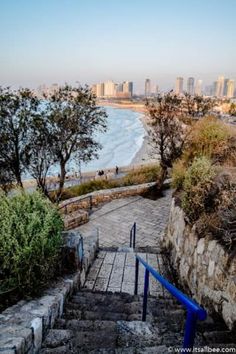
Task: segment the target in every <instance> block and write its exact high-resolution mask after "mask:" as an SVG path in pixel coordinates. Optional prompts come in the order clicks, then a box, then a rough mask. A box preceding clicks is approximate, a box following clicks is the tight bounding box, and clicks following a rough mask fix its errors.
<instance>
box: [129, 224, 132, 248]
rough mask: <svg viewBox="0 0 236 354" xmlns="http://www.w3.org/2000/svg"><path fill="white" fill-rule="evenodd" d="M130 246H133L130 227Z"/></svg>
mask: <svg viewBox="0 0 236 354" xmlns="http://www.w3.org/2000/svg"><path fill="white" fill-rule="evenodd" d="M129 247H130V248H131V247H132V229H130V240H129Z"/></svg>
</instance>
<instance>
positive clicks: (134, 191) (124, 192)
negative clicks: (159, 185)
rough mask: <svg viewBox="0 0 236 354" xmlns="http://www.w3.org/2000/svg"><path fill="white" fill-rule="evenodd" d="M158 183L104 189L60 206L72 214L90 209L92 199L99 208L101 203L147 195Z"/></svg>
mask: <svg viewBox="0 0 236 354" xmlns="http://www.w3.org/2000/svg"><path fill="white" fill-rule="evenodd" d="M155 185H156V182H152V183H144V184H139V185H136V186H127V187H118V188H111V189H104V190H99V191H95V192H92V193H88V194H85V195H83V196H81V197H75V198H70V199H67V200H64V201H63V202H61V203H60V204H59V208H60V209H61V210H62V213H70V212H74V211H76V210H79V209H89V208H90V198H91V201H92V206H97V205H98V204H99V203H105V202H110V201H111V200H113V199H119V198H126V197H130V196H134V195H140V194H143V193H146V192H148V191H149V190H150V188H152V187H154V186H155Z"/></svg>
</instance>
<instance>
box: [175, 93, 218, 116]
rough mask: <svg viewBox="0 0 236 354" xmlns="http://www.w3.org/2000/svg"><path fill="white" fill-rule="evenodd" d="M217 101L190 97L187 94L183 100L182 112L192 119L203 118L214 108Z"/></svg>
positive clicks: (198, 96) (195, 96)
mask: <svg viewBox="0 0 236 354" xmlns="http://www.w3.org/2000/svg"><path fill="white" fill-rule="evenodd" d="M214 105H215V100H213V99H212V98H205V97H203V96H200V95H194V96H192V95H190V94H189V93H187V92H185V93H184V96H183V98H182V103H181V106H182V112H183V114H185V115H188V116H189V117H192V118H197V117H202V116H205V115H206V114H208V113H209V112H210V111H211V110H212V109H213V107H214Z"/></svg>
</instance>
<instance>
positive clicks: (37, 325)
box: [31, 317, 43, 353]
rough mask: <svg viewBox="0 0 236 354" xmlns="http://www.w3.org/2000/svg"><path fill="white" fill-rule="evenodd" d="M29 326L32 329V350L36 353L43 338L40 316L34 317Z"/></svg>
mask: <svg viewBox="0 0 236 354" xmlns="http://www.w3.org/2000/svg"><path fill="white" fill-rule="evenodd" d="M31 328H32V331H33V345H34V351H35V352H36V353H37V352H38V351H39V349H40V348H41V345H42V340H43V321H42V318H40V317H36V318H34V319H33V321H32V322H31Z"/></svg>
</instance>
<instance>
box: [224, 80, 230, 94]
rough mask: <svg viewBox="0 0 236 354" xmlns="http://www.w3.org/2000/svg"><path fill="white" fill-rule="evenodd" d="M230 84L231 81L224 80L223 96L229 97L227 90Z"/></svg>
mask: <svg viewBox="0 0 236 354" xmlns="http://www.w3.org/2000/svg"><path fill="white" fill-rule="evenodd" d="M228 82H229V79H224V91H223V96H225V97H226V96H227V90H228Z"/></svg>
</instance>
